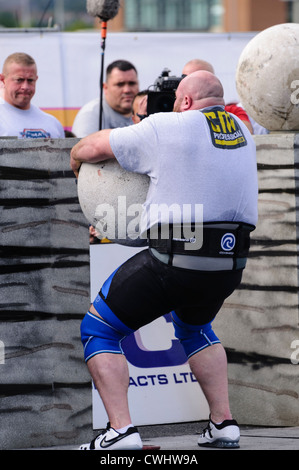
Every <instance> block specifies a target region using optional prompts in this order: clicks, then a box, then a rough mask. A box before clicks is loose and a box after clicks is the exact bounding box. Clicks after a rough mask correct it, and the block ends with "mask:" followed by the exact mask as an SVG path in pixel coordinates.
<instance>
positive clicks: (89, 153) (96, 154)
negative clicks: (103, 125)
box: [70, 129, 115, 176]
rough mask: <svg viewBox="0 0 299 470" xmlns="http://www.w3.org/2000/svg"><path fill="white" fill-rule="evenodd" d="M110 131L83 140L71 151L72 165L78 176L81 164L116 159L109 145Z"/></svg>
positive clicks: (106, 130) (97, 133)
mask: <svg viewBox="0 0 299 470" xmlns="http://www.w3.org/2000/svg"><path fill="white" fill-rule="evenodd" d="M109 135H110V129H104V130H102V131H99V132H96V133H94V134H91V135H89V136H87V137H84V138H83V139H81V140H80V141H79V142H78V143H77V144H76V145H75V146H74V147H73V148H72V150H71V160H70V165H71V168H72V170H73V172H74V173H75V175H76V176H78V172H79V168H80V166H81V163H84V162H88V163H97V162H100V161H103V160H108V159H110V158H115V157H114V154H113V152H112V149H111V147H110V143H109Z"/></svg>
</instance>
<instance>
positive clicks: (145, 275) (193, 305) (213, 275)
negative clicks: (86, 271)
mask: <svg viewBox="0 0 299 470" xmlns="http://www.w3.org/2000/svg"><path fill="white" fill-rule="evenodd" d="M242 272H243V270H242V269H240V270H235V271H217V272H211V271H209V272H203V271H194V270H187V269H182V268H176V267H172V266H168V265H166V264H164V263H163V262H161V261H159V260H157V259H156V258H155V257H154V256H153V255H152V254H151V253H150V251H149V250H144V251H141V252H139V253H138V254H137V255H135V256H133V257H132V258H130V259H129V260H128V261H126V262H125V263H124V264H123V265H121V266H120V267H119V268H118V269H117V270H116V271H115V272H114V273H113V274H112V275H111V276H110V277H109V278H108V279H107V281H106V282H105V283H104V285H103V287H102V289H101V291H100V296H101V297H102V298H103V299H104V300H105V302H106V304H107V305H108V306H109V307H110V309H111V310H112V311H113V313H114V314H115V315H116V316H117V317H118V318H119V319H120V320H121V321H122V322H123V323H124V324H125V325H126V326H128V327H130V328H132V329H134V330H137V329H138V328H140V327H141V326H144V325H146V324H148V323H150V322H152V321H153V320H155V319H156V318H159V317H161V316H162V315H165V314H167V313H169V312H171V311H173V310H174V311H175V313H176V314H177V316H178V317H179V318H180V319H181V320H182V321H184V322H185V323H189V324H191V325H204V324H206V323H209V322H210V321H212V320H213V319H214V317H215V316H216V314H217V312H218V311H219V310H220V308H221V306H222V304H223V302H224V300H225V299H226V298H227V297H228V296H229V295H231V294H232V292H233V291H234V290H235V289H236V288H237V287H238V285H239V284H240V282H241V278H242Z"/></svg>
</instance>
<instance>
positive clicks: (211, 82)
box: [173, 70, 224, 112]
mask: <svg viewBox="0 0 299 470" xmlns="http://www.w3.org/2000/svg"><path fill="white" fill-rule="evenodd" d="M223 95H224V91H223V87H222V84H221V82H220V80H219V79H218V78H217V77H216V76H215V75H214V74H213V73H211V72H207V71H204V70H201V71H198V72H193V73H191V74H190V75H187V76H186V77H185V78H183V80H182V81H181V82H180V84H179V86H178V88H177V91H176V100H175V103H174V108H173V110H174V111H176V112H182V111H188V110H192V109H201V108H205V107H207V106H216V105H221V106H223V105H224V99H223Z"/></svg>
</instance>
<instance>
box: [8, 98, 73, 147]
mask: <svg viewBox="0 0 299 470" xmlns="http://www.w3.org/2000/svg"><path fill="white" fill-rule="evenodd" d="M0 136H2V137H3V136H15V137H17V138H18V139H37V138H52V139H63V138H64V137H65V134H64V129H63V127H62V125H61V124H60V122H59V121H58V120H57V119H56V118H55V117H54V116H51V115H50V114H47V113H45V112H44V111H42V110H41V109H39V108H37V107H36V106H34V105H33V104H31V105H30V108H29V109H25V110H23V109H19V108H16V107H15V106H12V105H10V104H9V103H7V102H6V101H3V102H0Z"/></svg>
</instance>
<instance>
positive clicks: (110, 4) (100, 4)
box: [86, 0, 119, 21]
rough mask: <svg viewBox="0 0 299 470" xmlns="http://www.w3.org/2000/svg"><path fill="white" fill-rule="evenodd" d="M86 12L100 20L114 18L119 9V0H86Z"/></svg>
mask: <svg viewBox="0 0 299 470" xmlns="http://www.w3.org/2000/svg"><path fill="white" fill-rule="evenodd" d="M86 8H87V12H88V13H89V14H90V15H92V16H98V17H99V18H101V20H102V21H108V20H111V19H112V18H114V17H115V16H116V15H117V13H118V10H119V0H87V1H86Z"/></svg>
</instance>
